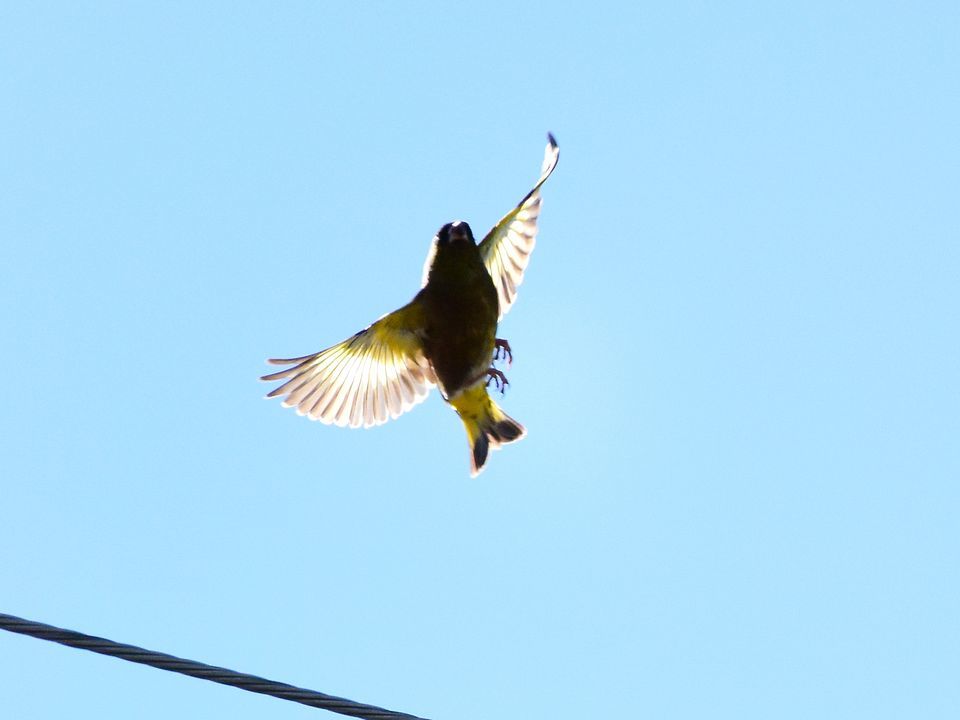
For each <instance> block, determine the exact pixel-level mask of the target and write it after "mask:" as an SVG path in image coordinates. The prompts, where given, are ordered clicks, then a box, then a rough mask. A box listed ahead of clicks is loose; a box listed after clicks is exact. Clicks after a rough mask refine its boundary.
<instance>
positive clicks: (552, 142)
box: [547, 130, 560, 150]
mask: <svg viewBox="0 0 960 720" xmlns="http://www.w3.org/2000/svg"><path fill="white" fill-rule="evenodd" d="M547 142H549V143H550V147H551V148H553V149H554V150H556V149H557V148H558V147H560V146H559V145H558V144H557V138H556V137H555V136H554V134H553V133H552V132H550V131H549V130H548V131H547Z"/></svg>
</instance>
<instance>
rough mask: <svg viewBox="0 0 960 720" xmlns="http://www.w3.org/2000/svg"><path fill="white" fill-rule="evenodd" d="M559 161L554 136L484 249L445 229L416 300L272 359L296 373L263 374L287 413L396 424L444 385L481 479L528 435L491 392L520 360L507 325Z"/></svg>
mask: <svg viewBox="0 0 960 720" xmlns="http://www.w3.org/2000/svg"><path fill="white" fill-rule="evenodd" d="M559 157H560V149H559V146H558V145H557V141H556V139H555V138H554V136H553V134H552V133H548V134H547V146H546V149H545V151H544V157H543V165H542V167H541V171H540V178H539V180H537V183H536V185H534V186H533V188H532V189H531V190H530V191H529V192H528V193H527V194H526V195H524V197H523V199H522V200H521V201H520V202H519V203H518V204H517V205H516V206H515V207H514V208H513V209H512V210H511V211H510V212H508V213H507V214H506V215H504V216H503V217H502V218H501V219H500V221H499V222H498V223H497V224H496V225H494V226H493V228H492V229H491V230H490V231H489V232H488V233H487V234H486V235H485V236H484V238H483V240H481V241H480V242H479V243H477V242H476V240H475V238H474V235H473V231H472V230H471V229H470V226H469V225H468V224H467V223H466V222H463V221H461V220H456V221H454V222H450V223H447V224H445V225H444V226H443V227H441V228H440V230H439V231H438V232H437V234H436V235H435V236H434V238H433V241H432V242H431V244H430V249H429V252H428V254H427V259H426V262H425V263H424V267H423V275H422V279H421V287H420V291H419V292H418V293H417V294H416V295H415V296H414V298H413V299H412V300H411V301H410V302H409V303H407V304H406V305H404V306H403V307H401V308H399V309H397V310H394V311H393V312H391V313H387V314H386V315H384V316H383V317H381V318H380V319H379V320H377V321H376V322H374V323H372V324H371V325H369V326H368V327H366V328H364V329H363V330H361V331H360V332H358V333H356V334H355V335H353V336H352V337H350V338H348V339H346V340H344V341H343V342H341V343H338V344H336V345H333V346H332V347H329V348H327V349H326V350H321V351H320V352H317V353H313V354H310V355H304V356H302V357H295V358H273V359H270V360H267V362H268V363H270V364H272V365H287V366H289V367H287V368H286V369H284V370H280V371H279V372H274V373H270V374H269V375H264V376H263V377H261V378H260V379H261V380H262V381H265V382H274V381H280V380H282V381H284V382H283V384H282V385H280V386H279V387H277V388H275V389H274V390H272V391H271V392H269V393H268V394H267V396H266V397H268V398H276V397H282V398H283V402H282V404H283V406H284V407H292V408H295V409H296V411H297V413H298V414H300V415H304V416H306V417H308V418H310V419H311V420H319V421H320V422H322V423H325V424H332V425H338V426H341V427H345V426H349V427H352V428H356V427H361V426H362V427H371V426H374V425H380V424H382V423H385V422H387V420H390V419H392V418H396V417H398V416H399V415H401V414H402V413H404V412H406V411H407V410H410V409H411V408H412V407H414V406H415V405H417V404H419V403H420V402H422V401H423V400H425V399H426V397H427V396H428V394H429V392H430V390H431V389H432V388H433V387H439V390H440V393H441V395H442V396H443V399H444V400H445V401H446V402H447V403H449V404H450V405H451V406H452V407H453V409H454V410H455V411H456V412H457V414H458V415H459V416H460V419H461V420H462V421H463V425H464V428H465V429H466V432H467V440H468V444H469V448H470V475H471V477H476V476H477V475H478V474H479V473H480V472H481V470H483V468H484V466H485V465H486V462H487V457H488V454H489V452H490V450H492V449H497V448H499V447H500V446H501V445H503V444H506V443H512V442H515V441H517V440H520V439H521V438H522V437H524V436H525V435H526V430H525V429H524V427H523V426H522V425H521V424H520V423H518V422H517V421H516V420H514V419H513V418H512V417H510V416H509V415H507V414H506V413H505V412H504V411H503V410H502V409H501V408H500V406H499V405H497V403H496V402H495V401H494V399H493V398H492V397H490V393H489V392H488V388H489V386H490V384H491V383H492V384H493V385H494V389H498V390H499V391H500V393H501V394H503V392H504V391H505V389H506V386H507V385H508V384H509V383H508V381H507V378H506V376H505V375H504V374H503V372H502V371H501V370H499V369H497V368H496V367H495V366H494V364H493V363H494V362H495V361H500V360H506V361H507V364H508V366H509V364H511V363H512V360H513V351H512V348H511V347H510V343H509V342H507V341H506V340H504V339H502V338H498V337H497V332H496V331H497V325H498V323H499V321H500V319H501V318H503V316H504V315H505V314H506V313H507V311H509V310H510V308H511V306H512V305H513V304H514V302H515V301H516V298H517V288H518V287H519V286H520V284H521V283H522V282H523V275H524V271H525V270H526V268H527V265H528V263H529V261H530V254H531V253H532V252H533V247H534V244H535V242H536V237H537V230H538V228H537V219H538V217H539V215H540V208H541V204H542V201H541V196H540V188H541V187H542V186H543V184H544V183H545V182H546V180H547V178H549V177H550V175H551V174H552V173H553V171H554V169H555V168H556V166H557V162H558V160H559Z"/></svg>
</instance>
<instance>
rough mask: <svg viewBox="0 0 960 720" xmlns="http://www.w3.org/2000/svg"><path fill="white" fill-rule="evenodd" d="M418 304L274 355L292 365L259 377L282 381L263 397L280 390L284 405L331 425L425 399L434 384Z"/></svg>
mask: <svg viewBox="0 0 960 720" xmlns="http://www.w3.org/2000/svg"><path fill="white" fill-rule="evenodd" d="M421 313H422V309H421V307H420V305H419V304H417V303H410V304H409V305H405V306H404V307H402V308H400V309H399V310H396V311H394V312H392V313H389V314H388V315H384V316H383V317H382V318H380V319H379V320H377V321H376V322H375V323H373V324H372V325H370V326H369V327H367V328H366V329H364V330H361V331H360V332H358V333H357V334H356V335H354V336H353V337H351V338H349V339H347V340H344V341H343V342H342V343H340V344H339V345H334V346H333V347H331V348H328V349H326V350H322V351H321V352H318V353H315V354H313V355H305V356H303V357H298V358H290V359H285V360H282V359H275V360H268V361H267V362H269V363H271V364H273V365H292V366H293V367H290V368H287V369H286V370H281V371H280V372H275V373H272V374H270V375H264V376H263V377H262V378H260V379H261V380H264V381H267V382H271V381H274V380H286V382H285V383H284V384H283V385H281V386H280V387H278V388H276V389H275V390H273V391H271V392H270V393H269V394H268V395H267V397H278V396H284V400H283V406H284V407H295V408H296V409H297V413H298V414H299V415H306V416H307V417H309V418H310V419H311V420H319V421H320V422H323V423H326V424H332V425H340V426H345V425H349V426H350V427H360V426H363V427H370V426H371V425H380V424H381V423H385V422H386V421H387V420H389V419H390V418H395V417H397V416H399V415H400V414H402V413H405V412H406V411H407V410H409V409H410V408H412V407H413V406H414V405H416V404H417V403H420V402H423V400H425V399H426V397H427V395H428V394H429V392H430V389H431V388H432V387H433V386H434V385H435V384H436V376H435V375H434V372H433V368H432V367H431V366H430V363H429V362H428V361H427V359H426V358H425V357H424V354H423V345H422V343H421V341H420V336H419V334H418V333H417V328H418V327H421V325H422V317H421Z"/></svg>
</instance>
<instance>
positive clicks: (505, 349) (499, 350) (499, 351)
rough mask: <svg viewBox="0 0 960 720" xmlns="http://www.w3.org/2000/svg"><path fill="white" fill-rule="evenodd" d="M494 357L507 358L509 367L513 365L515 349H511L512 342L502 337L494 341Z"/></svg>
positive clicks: (495, 358) (497, 358)
mask: <svg viewBox="0 0 960 720" xmlns="http://www.w3.org/2000/svg"><path fill="white" fill-rule="evenodd" d="M493 359H494V360H506V361H507V367H510V366H511V365H513V350H511V349H510V343H508V342H507V341H506V340H503V339H501V338H496V339H495V340H494V341H493Z"/></svg>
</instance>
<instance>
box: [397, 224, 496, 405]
mask: <svg viewBox="0 0 960 720" xmlns="http://www.w3.org/2000/svg"><path fill="white" fill-rule="evenodd" d="M446 227H447V226H445V228H446ZM456 229H459V230H460V231H461V233H462V234H461V235H459V236H458V239H457V240H447V241H445V242H444V241H441V242H438V247H437V252H436V253H435V255H434V258H433V265H432V267H431V269H430V271H429V275H428V277H427V284H426V285H424V287H423V289H422V290H421V291H420V292H419V293H418V294H417V297H416V298H415V300H414V302H419V303H421V304H422V305H423V313H424V333H423V352H424V355H426V357H427V360H429V361H430V364H431V366H432V367H433V371H434V373H436V376H437V380H438V381H439V382H438V384H439V385H440V389H441V390H442V391H443V394H444V396H445V397H446V398H447V399H449V398H451V397H453V396H455V395H456V394H457V392H458V391H460V390H463V389H464V388H465V387H466V386H467V385H469V384H471V383H472V382H474V381H476V380H477V379H478V378H479V377H481V376H483V378H484V379H486V372H487V369H488V368H489V367H490V360H491V358H492V357H493V349H494V341H495V340H496V333H497V319H498V315H499V303H498V300H497V288H496V286H495V285H494V284H493V280H492V279H491V278H490V273H488V272H487V269H486V267H485V266H484V264H483V259H482V258H481V257H480V251H479V250H477V246H476V243H475V242H474V239H473V235H472V233H471V232H470V228H469V226H467V225H466V223H459V225H457V227H456ZM444 232H445V230H444V229H441V231H440V233H441V234H442V233H444Z"/></svg>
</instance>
